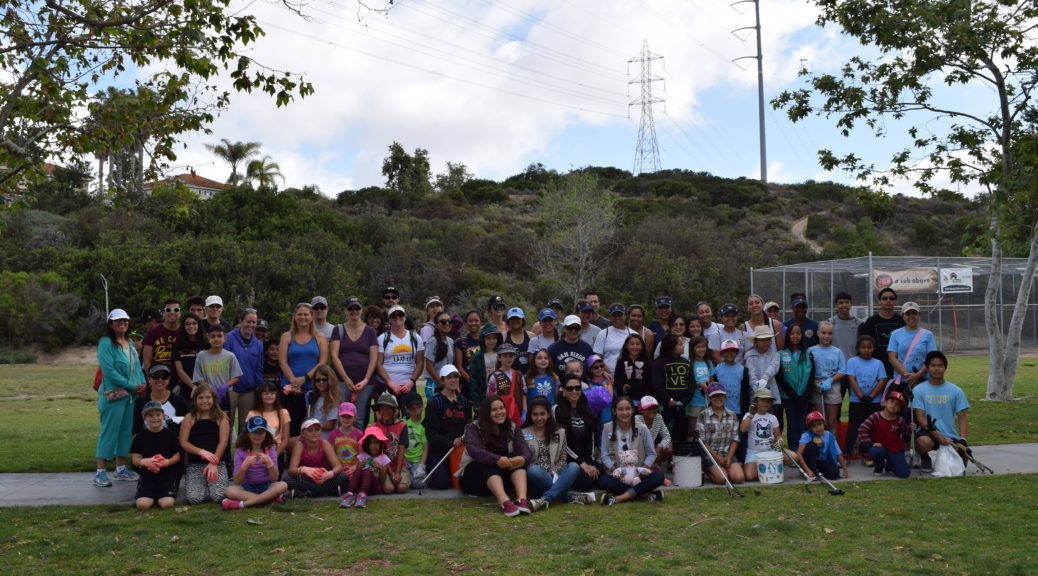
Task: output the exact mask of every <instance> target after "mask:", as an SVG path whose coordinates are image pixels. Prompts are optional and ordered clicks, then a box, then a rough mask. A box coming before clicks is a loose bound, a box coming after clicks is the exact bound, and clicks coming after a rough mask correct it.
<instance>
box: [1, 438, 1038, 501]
mask: <svg viewBox="0 0 1038 576" xmlns="http://www.w3.org/2000/svg"><path fill="white" fill-rule="evenodd" d="M973 454H974V456H976V458H977V460H980V461H981V462H983V463H984V464H986V465H987V466H989V467H991V468H992V469H993V470H994V471H995V474H1035V473H1038V443H1036V444H1002V445H998V446H975V447H973ZM850 473H851V478H847V479H844V480H840V482H849V481H853V482H864V481H869V480H893V479H895V478H894V477H893V476H890V475H883V476H876V475H874V474H873V473H872V470H871V469H868V468H865V466H864V465H862V464H861V462H860V461H858V462H851V463H850ZM966 473H967V475H969V476H976V475H979V472H978V470H977V469H976V467H975V466H973V465H972V464H970V465H969V467H968V468H967V472H966ZM912 477H913V478H919V477H924V478H928V477H930V475H929V474H928V473H922V472H920V471H919V470H913V471H912ZM92 479H93V474H92V473H89V472H70V473H51V474H0V506H3V507H8V506H69V505H98V504H100V505H105V504H122V505H127V506H128V505H130V504H132V503H133V495H134V493H135V491H136V488H137V484H136V483H135V482H113V484H114V485H113V486H112V487H111V488H97V487H95V486H94V485H93V484H91V480H92ZM785 483H786V484H802V483H803V480H802V479H801V478H800V477H799V474H798V473H797V471H796V469H795V468H790V467H788V466H787V467H786V480H785ZM746 486H761V484H757V483H752V484H746ZM701 488H719V486H713V485H706V486H703V487H701ZM701 488H697V489H701ZM670 489H671V490H681V489H683V488H677V487H674V488H670ZM461 496H463V494H461V492H458V491H457V490H426V491H424V492H423V493H422V494H421V495H419V494H418V491H417V490H412V491H411V492H409V493H407V494H404V495H402V496H393V498H458V497H461ZM182 498H183V496H182V495H181V499H182ZM375 498H379V497H378V496H376V497H375Z"/></svg>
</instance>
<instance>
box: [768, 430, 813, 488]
mask: <svg viewBox="0 0 1038 576" xmlns="http://www.w3.org/2000/svg"><path fill="white" fill-rule="evenodd" d="M776 444H777V447H778V449H779V451H781V452H782V454H783V455H784V456H785V457H786V458H789V460H790V461H791V462H792V463H793V466H794V467H796V469H797V472H800V475H801V476H803V477H804V490H806V491H808V492H810V491H811V477H810V476H808V475H807V472H805V471H804V468H803V467H802V466H800V462H798V461H797V455H796V452H793V451H792V450H790V449H789V448H786V447H785V446H783V445H782V439H781V438H780V439H779V441H778V442H777V443H776Z"/></svg>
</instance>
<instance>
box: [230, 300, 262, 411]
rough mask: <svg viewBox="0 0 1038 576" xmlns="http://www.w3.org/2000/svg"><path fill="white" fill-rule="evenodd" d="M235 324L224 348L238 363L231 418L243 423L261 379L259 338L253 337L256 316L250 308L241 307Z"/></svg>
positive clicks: (231, 394)
mask: <svg viewBox="0 0 1038 576" xmlns="http://www.w3.org/2000/svg"><path fill="white" fill-rule="evenodd" d="M243 312H244V313H243V314H242V317H241V321H240V322H239V323H238V327H237V328H235V329H234V330H231V332H230V334H228V335H227V343H226V344H224V348H225V349H226V350H227V351H228V352H230V353H232V354H234V357H235V358H237V359H238V366H240V367H241V377H240V378H238V381H237V382H235V383H234V386H231V389H230V394H229V396H230V404H231V413H230V417H231V422H238V423H240V427H242V428H243V427H244V426H245V420H246V418H245V415H246V414H248V413H249V410H252V407H253V399H254V398H255V397H256V389H257V388H259V385H260V384H262V383H263V342H261V341H260V339H259V338H257V337H256V324H257V323H258V322H259V316H257V315H256V311H255V310H253V309H251V308H250V309H246V310H244V311H243Z"/></svg>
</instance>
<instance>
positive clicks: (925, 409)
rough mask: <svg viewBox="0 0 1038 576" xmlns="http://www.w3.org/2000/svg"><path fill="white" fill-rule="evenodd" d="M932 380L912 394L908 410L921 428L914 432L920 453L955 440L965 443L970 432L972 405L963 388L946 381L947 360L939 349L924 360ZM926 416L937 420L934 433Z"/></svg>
mask: <svg viewBox="0 0 1038 576" xmlns="http://www.w3.org/2000/svg"><path fill="white" fill-rule="evenodd" d="M923 365H924V366H926V372H927V375H928V376H929V378H928V379H927V380H926V381H925V382H922V383H921V384H918V385H917V386H916V387H915V389H914V390H913V391H912V392H913V393H914V395H915V396H914V398H912V402H911V404H909V407H910V408H911V409H912V414H913V418H915V423H916V425H917V426H918V428H917V429H916V433H915V448H916V450H918V451H919V452H920V453H921V454H926V453H927V452H930V451H931V450H936V449H937V448H938V447H940V446H945V445H948V444H951V443H952V441H953V440H954V441H956V442H958V443H961V444H967V443H966V435H967V434H968V433H969V418H968V415H967V413H966V412H967V411H968V410H969V407H970V403H969V401H968V400H967V399H966V394H965V393H963V391H962V389H961V388H959V387H958V386H956V385H955V384H952V383H951V382H946V381H945V380H944V372H945V370H947V369H948V358H947V357H945V355H944V353H942V352H941V351H939V350H934V351H931V352H928V353H927V354H926V359H925V360H924V361H923ZM927 417H931V418H933V419H934V420H936V426H935V427H934V429H933V430H931V429H929V426H928V424H929V422H928V419H927Z"/></svg>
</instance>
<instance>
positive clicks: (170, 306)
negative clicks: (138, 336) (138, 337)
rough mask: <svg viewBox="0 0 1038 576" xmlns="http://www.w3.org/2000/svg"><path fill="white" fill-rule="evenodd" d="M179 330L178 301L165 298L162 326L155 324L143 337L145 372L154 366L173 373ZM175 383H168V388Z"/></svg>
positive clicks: (142, 356)
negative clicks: (174, 348) (158, 365)
mask: <svg viewBox="0 0 1038 576" xmlns="http://www.w3.org/2000/svg"><path fill="white" fill-rule="evenodd" d="M179 329H180V301H179V300H178V299H176V298H167V299H166V302H165V303H163V305H162V324H157V325H155V326H154V327H152V328H151V330H148V332H147V333H146V334H145V335H144V340H143V341H142V342H141V344H143V346H144V349H143V354H141V366H142V367H143V368H144V371H145V372H148V370H149V369H150V368H151V367H152V366H153V365H155V364H162V365H163V366H168V367H169V369H170V372H171V373H172V374H173V375H174V378H175V375H176V372H175V371H173V344H174V343H175V342H176V341H177V330H179ZM176 384H177V382H175V381H172V380H171V381H170V388H173V387H174V386H175V385H176Z"/></svg>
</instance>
